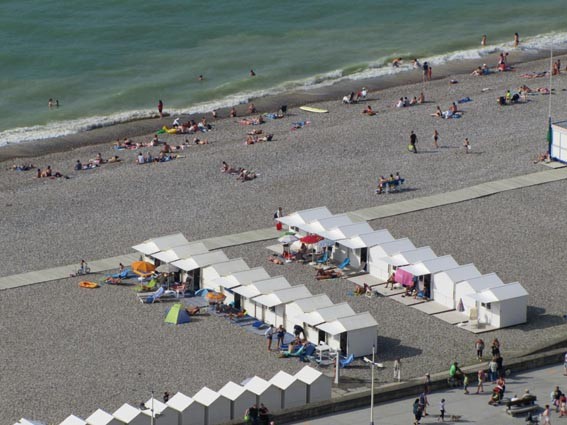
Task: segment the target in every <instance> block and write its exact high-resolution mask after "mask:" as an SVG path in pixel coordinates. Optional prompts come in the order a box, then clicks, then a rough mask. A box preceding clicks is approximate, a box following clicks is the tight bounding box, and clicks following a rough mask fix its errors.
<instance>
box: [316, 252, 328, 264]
mask: <svg viewBox="0 0 567 425" xmlns="http://www.w3.org/2000/svg"><path fill="white" fill-rule="evenodd" d="M327 261H329V251H325V253H324V254H323V255H322V256H321V258H319V259H318V260H317V261H316V263H317V264H325V263H326V262H327Z"/></svg>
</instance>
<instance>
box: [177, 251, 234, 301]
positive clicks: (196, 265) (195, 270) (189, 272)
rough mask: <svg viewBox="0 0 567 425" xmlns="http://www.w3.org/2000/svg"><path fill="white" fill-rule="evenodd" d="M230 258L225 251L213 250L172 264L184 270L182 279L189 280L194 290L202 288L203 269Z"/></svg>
mask: <svg viewBox="0 0 567 425" xmlns="http://www.w3.org/2000/svg"><path fill="white" fill-rule="evenodd" d="M228 260H229V258H228V257H227V256H226V254H225V253H224V252H223V251H211V252H206V253H204V254H197V255H193V256H192V257H187V258H183V259H181V260H177V261H174V262H172V263H171V264H172V265H174V266H175V267H177V268H178V269H179V270H182V271H183V273H182V274H181V280H182V281H184V282H188V283H189V284H190V285H191V289H193V290H194V291H196V290H198V289H200V288H201V270H202V269H203V268H205V267H207V266H210V265H212V264H217V263H224V262H225V261H228Z"/></svg>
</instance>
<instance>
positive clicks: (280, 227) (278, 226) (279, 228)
mask: <svg viewBox="0 0 567 425" xmlns="http://www.w3.org/2000/svg"><path fill="white" fill-rule="evenodd" d="M282 228H283V227H282V224H281V223H280V222H279V221H278V222H277V223H276V230H278V231H280V230H282Z"/></svg>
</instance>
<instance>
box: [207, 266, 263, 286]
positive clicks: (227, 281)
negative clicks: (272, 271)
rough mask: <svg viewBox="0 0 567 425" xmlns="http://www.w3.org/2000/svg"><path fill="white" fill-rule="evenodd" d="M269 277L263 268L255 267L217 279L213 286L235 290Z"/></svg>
mask: <svg viewBox="0 0 567 425" xmlns="http://www.w3.org/2000/svg"><path fill="white" fill-rule="evenodd" d="M269 278H270V275H269V274H268V272H267V271H266V270H265V269H264V267H255V268H253V269H250V270H243V271H240V272H234V273H231V274H229V275H227V276H222V277H218V278H216V279H214V280H213V282H214V283H215V285H218V286H223V287H224V288H228V289H231V288H236V287H237V286H241V285H248V284H249V283H252V282H257V281H259V280H265V279H269Z"/></svg>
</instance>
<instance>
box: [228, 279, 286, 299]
mask: <svg viewBox="0 0 567 425" xmlns="http://www.w3.org/2000/svg"><path fill="white" fill-rule="evenodd" d="M284 288H291V285H290V284H289V282H288V281H287V279H286V278H285V277H283V276H276V277H272V278H270V279H265V280H260V281H257V282H252V283H249V284H248V285H244V286H239V287H237V288H234V289H233V292H235V293H237V294H240V295H242V296H243V297H245V298H252V297H257V296H258V295H263V294H269V293H271V292H274V291H277V290H278V289H284Z"/></svg>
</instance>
